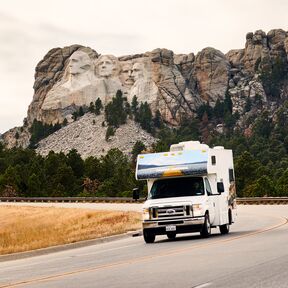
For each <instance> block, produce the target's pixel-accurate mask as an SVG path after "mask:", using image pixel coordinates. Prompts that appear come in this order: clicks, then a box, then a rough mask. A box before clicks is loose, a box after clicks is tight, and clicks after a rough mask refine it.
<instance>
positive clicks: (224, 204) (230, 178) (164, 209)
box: [136, 141, 237, 243]
mask: <svg viewBox="0 0 288 288" xmlns="http://www.w3.org/2000/svg"><path fill="white" fill-rule="evenodd" d="M136 179H138V180H140V179H143V180H144V179H145V180H147V187H148V197H147V200H146V202H145V203H144V205H143V236H144V240H145V241H146V242H147V243H152V242H154V240H155V236H156V235H165V234H166V235H167V236H168V238H171V239H172V238H175V237H176V234H178V233H189V232H200V233H201V235H202V236H203V237H208V236H209V235H210V233H211V227H212V228H214V227H219V228H220V231H221V233H222V234H226V233H228V232H229V226H230V225H231V224H232V223H233V222H234V221H235V219H236V215H237V210H236V189H235V177H234V165H233V155H232V150H228V149H224V147H214V148H209V147H208V146H207V145H205V144H200V143H199V142H198V141H188V142H180V143H179V144H174V145H171V147H170V151H169V152H165V153H154V154H142V155H138V159H137V167H136ZM217 183H218V184H217ZM221 183H223V184H221ZM190 186H191V189H190ZM223 186H224V187H223ZM223 188H224V189H223ZM161 193H162V194H161Z"/></svg>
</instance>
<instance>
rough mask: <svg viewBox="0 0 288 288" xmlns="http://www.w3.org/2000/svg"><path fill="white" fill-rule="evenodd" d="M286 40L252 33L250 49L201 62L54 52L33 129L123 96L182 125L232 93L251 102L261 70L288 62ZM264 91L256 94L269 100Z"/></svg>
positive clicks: (154, 55)
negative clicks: (98, 101)
mask: <svg viewBox="0 0 288 288" xmlns="http://www.w3.org/2000/svg"><path fill="white" fill-rule="evenodd" d="M287 39H288V36H287V32H285V31H284V30H281V29H276V30H271V31H269V32H268V33H267V34H266V33H265V32H263V31H262V30H258V31H256V32H255V33H252V32H250V33H248V34H247V35H246V44H245V49H239V50H231V51H229V52H228V53H227V54H226V55H224V54H223V53H222V52H220V51H219V50H216V49H214V48H209V47H208V48H205V49H203V50H202V51H201V52H199V53H198V54H197V55H196V56H195V55H194V54H193V53H190V54H187V55H185V54H181V55H175V54H174V53H173V51H171V50H168V49H155V50H153V51H151V52H146V53H143V54H136V55H128V56H122V57H118V58H117V57H115V56H113V55H99V54H98V53H97V52H96V51H94V50H93V49H91V48H88V47H83V46H80V45H72V46H69V47H65V48H55V49H52V50H51V51H49V52H48V53H47V55H46V56H45V57H44V59H43V60H42V61H40V62H39V64H38V65H37V67H36V73H35V84H34V90H35V94H34V97H33V101H32V103H31V104H30V106H29V109H28V118H27V119H28V123H29V124H30V125H31V123H32V122H33V120H34V119H37V120H39V121H42V122H44V123H48V124H50V123H52V124H55V123H57V122H60V123H61V122H63V120H64V118H67V120H68V121H69V120H70V121H71V115H72V113H73V112H74V111H75V110H77V109H78V108H79V107H80V106H89V104H90V102H95V101H96V99H97V98H100V99H101V101H102V103H103V104H104V105H106V104H107V103H109V102H110V101H111V100H112V97H113V96H115V94H116V92H117V90H121V91H122V92H123V94H124V96H125V97H127V100H128V102H131V101H132V99H133V96H137V98H138V101H139V102H145V101H146V102H147V103H148V104H149V105H150V107H151V110H152V112H153V113H155V112H156V111H157V110H159V111H160V114H161V116H162V118H163V120H164V121H165V122H166V123H168V124H171V125H176V126H177V125H179V124H180V122H181V119H182V118H183V117H193V116H194V114H195V111H196V110H197V108H198V107H199V106H200V105H202V104H204V103H209V105H211V106H214V105H215V103H216V101H217V99H220V100H223V99H224V97H225V94H226V92H227V91H228V90H229V89H232V91H231V93H230V94H231V95H233V96H235V95H236V96H235V97H236V98H237V97H239V96H241V97H242V96H243V95H244V97H249V96H250V94H251V95H252V97H253V93H254V92H253V91H254V90H255V89H254V88H253V87H254V86H255V85H254V86H253V87H250V86H251V85H250V84H249V82H251V81H254V82H255V81H258V80H257V77H256V78H255V74H257V73H258V71H259V69H260V70H261V69H265V68H269V67H271V66H272V65H273V63H274V62H275V59H277V58H280V59H286V62H287V51H288V40H287ZM240 80H241V81H240ZM247 81H248V82H247ZM254 82H253V83H254ZM245 83H246V84H245ZM249 85H250V86H249ZM260 85H261V83H260V82H259V84H257V85H256V86H257V87H258V88H257V90H258V92H259V91H260V94H261V95H262V96H261V97H262V98H263V100H265V99H266V95H264V94H263V93H262V92H263V91H262V88H261V87H260ZM244 86H245V87H246V88H245V87H244ZM248 86H249V87H250V88H249V87H248ZM243 87H244V88H245V89H244V88H243ZM247 87H248V88H247ZM236 88H237V89H236ZM239 89H240V90H241V92H239ZM243 89H244V90H243ZM236 90H237V91H236ZM248 90H249V91H252V92H251V93H250V92H249V93H247V91H248ZM236 92H237V93H236ZM258 92H257V94H259V93H258ZM240 94H241V95H240ZM235 97H234V98H235ZM235 101H236V102H237V99H236V100H235ZM236 102H235V103H236Z"/></svg>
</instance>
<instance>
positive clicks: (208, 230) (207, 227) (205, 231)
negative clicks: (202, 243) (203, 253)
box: [200, 213, 211, 238]
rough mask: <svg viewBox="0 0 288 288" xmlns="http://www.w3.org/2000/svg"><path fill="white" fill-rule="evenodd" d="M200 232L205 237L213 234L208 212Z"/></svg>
mask: <svg viewBox="0 0 288 288" xmlns="http://www.w3.org/2000/svg"><path fill="white" fill-rule="evenodd" d="M200 234H201V236H202V237H203V238H208V237H209V236H210V235H211V224H210V218H209V214H208V213H206V214H205V221H204V224H203V227H202V230H201V232H200Z"/></svg>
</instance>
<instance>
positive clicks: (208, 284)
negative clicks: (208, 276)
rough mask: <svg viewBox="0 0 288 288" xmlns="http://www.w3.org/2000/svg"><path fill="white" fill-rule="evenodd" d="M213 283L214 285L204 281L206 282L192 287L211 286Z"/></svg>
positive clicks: (202, 287)
mask: <svg viewBox="0 0 288 288" xmlns="http://www.w3.org/2000/svg"><path fill="white" fill-rule="evenodd" d="M211 285H212V283H211V282H209V283H204V284H201V285H198V286H194V287H192V288H204V287H209V286H211Z"/></svg>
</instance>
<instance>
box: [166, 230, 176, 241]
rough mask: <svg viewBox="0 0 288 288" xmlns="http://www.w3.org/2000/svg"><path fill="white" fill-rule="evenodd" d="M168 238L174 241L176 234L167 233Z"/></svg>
mask: <svg viewBox="0 0 288 288" xmlns="http://www.w3.org/2000/svg"><path fill="white" fill-rule="evenodd" d="M167 237H168V239H170V240H173V239H175V238H176V233H175V232H169V233H167Z"/></svg>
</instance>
